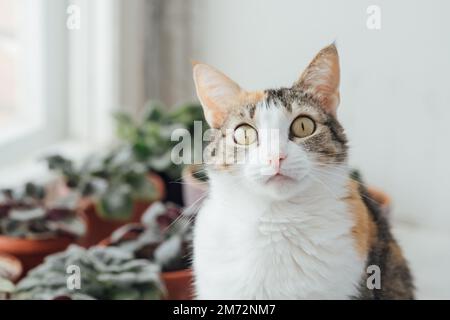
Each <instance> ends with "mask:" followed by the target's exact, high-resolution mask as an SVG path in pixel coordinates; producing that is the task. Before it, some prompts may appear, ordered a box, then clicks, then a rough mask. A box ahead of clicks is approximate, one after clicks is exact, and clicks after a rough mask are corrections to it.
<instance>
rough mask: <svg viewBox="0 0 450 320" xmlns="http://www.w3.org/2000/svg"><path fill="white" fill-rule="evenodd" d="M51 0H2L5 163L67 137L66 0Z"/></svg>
mask: <svg viewBox="0 0 450 320" xmlns="http://www.w3.org/2000/svg"><path fill="white" fill-rule="evenodd" d="M51 3H52V5H51V6H50V3H49V1H44V0H0V165H1V164H6V163H11V162H13V161H17V159H19V158H21V157H25V156H27V155H30V154H32V153H33V152H34V151H36V150H38V148H41V147H43V146H44V145H46V144H49V143H51V142H54V141H57V140H59V139H62V138H64V133H65V132H64V127H65V125H64V121H65V119H64V117H63V116H62V115H63V114H64V113H65V108H66V106H65V105H66V104H65V103H64V102H65V95H66V94H65V92H66V90H65V85H64V83H65V81H64V79H63V77H65V72H64V71H65V62H64V59H65V47H66V46H65V37H64V32H65V31H64V30H61V29H64V28H61V27H59V28H55V26H56V23H60V22H61V21H58V19H59V20H61V19H64V16H61V15H55V14H53V12H55V10H61V8H62V7H63V3H64V1H55V2H51ZM62 22H64V20H62Z"/></svg>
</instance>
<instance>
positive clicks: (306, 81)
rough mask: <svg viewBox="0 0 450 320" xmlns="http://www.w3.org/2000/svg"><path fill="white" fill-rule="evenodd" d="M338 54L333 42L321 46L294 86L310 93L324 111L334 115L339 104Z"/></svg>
mask: <svg viewBox="0 0 450 320" xmlns="http://www.w3.org/2000/svg"><path fill="white" fill-rule="evenodd" d="M339 78H340V68H339V55H338V52H337V49H336V46H335V45H334V43H333V44H331V45H329V46H328V47H325V48H323V49H322V50H321V51H320V52H319V53H318V54H317V55H316V56H315V58H314V59H313V60H312V61H311V63H310V64H309V66H308V67H307V68H306V70H305V71H304V72H303V74H302V75H301V77H300V79H299V80H298V81H297V82H296V83H295V84H294V87H297V88H300V89H301V90H302V91H304V92H307V93H310V94H311V95H312V96H313V97H314V98H316V99H317V100H318V101H319V103H320V105H321V106H322V108H323V109H324V110H325V112H327V113H329V114H331V115H333V116H336V109H337V106H338V105H339Z"/></svg>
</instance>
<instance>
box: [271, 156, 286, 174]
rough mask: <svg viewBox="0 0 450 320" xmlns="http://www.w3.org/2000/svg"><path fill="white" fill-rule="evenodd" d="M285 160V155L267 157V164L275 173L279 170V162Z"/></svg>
mask: <svg viewBox="0 0 450 320" xmlns="http://www.w3.org/2000/svg"><path fill="white" fill-rule="evenodd" d="M284 159H286V155H285V154H279V155H276V156H272V157H269V164H270V165H271V166H272V167H274V168H275V169H276V170H277V171H278V170H279V169H280V165H281V161H283V160H284Z"/></svg>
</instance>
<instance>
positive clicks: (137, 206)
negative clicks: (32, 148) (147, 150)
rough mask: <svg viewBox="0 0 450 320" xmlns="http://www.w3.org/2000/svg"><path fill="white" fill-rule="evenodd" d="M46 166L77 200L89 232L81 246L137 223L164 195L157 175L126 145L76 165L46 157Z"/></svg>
mask: <svg viewBox="0 0 450 320" xmlns="http://www.w3.org/2000/svg"><path fill="white" fill-rule="evenodd" d="M47 163H48V166H49V168H50V169H51V170H55V171H58V172H59V173H60V174H62V176H63V178H64V179H63V180H64V182H65V187H66V188H68V189H70V190H72V191H74V192H76V193H77V194H78V195H79V197H80V199H81V200H80V203H79V210H80V211H82V212H84V213H85V215H86V217H87V223H88V229H89V230H91V231H92V232H89V233H88V234H87V235H86V237H85V238H84V239H83V245H85V246H90V245H93V244H96V243H98V241H100V240H101V239H103V238H105V237H106V236H108V235H109V234H111V232H112V231H113V230H115V229H117V228H118V227H120V226H122V225H124V224H126V223H129V222H134V221H140V217H141V215H142V213H143V212H144V211H145V209H146V208H147V207H148V206H149V205H150V204H151V203H152V202H153V201H155V200H159V199H161V198H162V197H164V194H165V189H164V182H163V181H162V179H161V178H160V177H159V175H157V174H154V173H151V172H149V171H148V170H147V167H146V166H145V165H144V164H143V163H142V162H141V161H139V160H137V159H136V158H135V156H134V154H133V152H132V151H131V149H130V147H129V146H127V145H121V146H118V147H116V148H114V149H112V150H110V151H108V152H107V153H106V154H100V155H99V154H96V155H92V156H90V157H88V158H87V159H86V160H85V161H84V162H83V163H82V164H81V165H78V166H77V165H75V164H74V163H73V161H71V160H69V159H67V158H65V157H63V156H60V155H54V156H50V157H48V158H47Z"/></svg>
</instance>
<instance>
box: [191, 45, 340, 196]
mask: <svg viewBox="0 0 450 320" xmlns="http://www.w3.org/2000/svg"><path fill="white" fill-rule="evenodd" d="M193 71H194V81H195V85H196V90H197V95H198V98H199V99H200V102H201V104H202V106H203V109H204V113H205V118H206V120H207V121H208V123H209V125H210V126H211V128H214V129H217V130H216V131H217V133H218V134H214V135H213V138H212V141H211V143H210V144H209V146H208V147H207V148H206V150H205V159H204V160H205V162H206V163H207V164H209V167H210V170H212V172H213V173H214V174H215V175H216V173H217V175H227V176H232V177H233V179H234V180H235V181H236V186H237V185H242V186H244V187H246V188H247V189H248V190H250V192H254V193H257V194H261V195H265V196H269V197H272V198H275V199H285V198H289V197H292V196H295V195H297V194H299V193H301V192H302V191H303V190H304V189H305V188H306V187H307V186H308V185H309V183H310V182H312V181H321V180H320V179H321V177H322V179H323V178H324V177H323V175H324V174H327V173H329V170H328V169H330V168H339V167H340V166H343V165H344V164H345V163H346V160H347V159H346V158H347V146H346V137H345V135H344V132H343V129H342V127H341V126H340V124H339V122H338V121H337V119H336V109H337V107H338V104H339V57H338V53H337V50H336V47H335V46H334V44H333V45H330V46H328V47H326V48H324V49H322V50H321V51H320V52H319V53H318V54H317V56H316V57H315V58H314V59H313V61H312V62H311V63H310V64H309V66H308V67H307V68H306V70H305V71H304V72H303V73H302V75H301V76H300V78H299V79H298V80H297V81H296V82H295V83H294V84H293V85H292V87H290V88H280V89H269V90H264V91H257V92H248V91H245V90H243V89H242V88H241V87H240V86H239V85H238V84H236V83H235V82H234V81H233V80H231V79H230V78H228V77H227V76H225V75H224V74H223V73H221V72H219V71H218V70H216V69H214V68H213V67H211V66H208V65H206V64H200V63H197V64H195V65H194V70H193ZM327 170H328V171H327ZM333 174H339V172H335V173H333ZM314 179H315V180H314Z"/></svg>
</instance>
